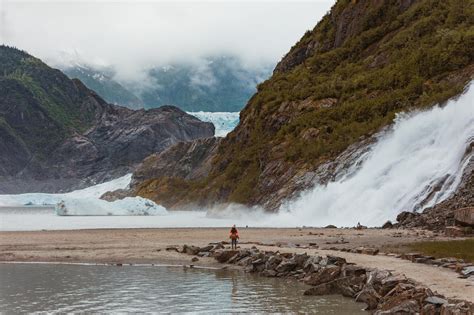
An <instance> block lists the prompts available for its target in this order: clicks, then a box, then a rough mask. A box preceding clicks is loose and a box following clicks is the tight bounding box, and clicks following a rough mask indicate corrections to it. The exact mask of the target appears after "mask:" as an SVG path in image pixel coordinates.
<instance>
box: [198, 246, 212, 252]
mask: <svg viewBox="0 0 474 315" xmlns="http://www.w3.org/2000/svg"><path fill="white" fill-rule="evenodd" d="M213 249H214V245H207V246H204V247H201V248H200V250H199V251H200V252H210V251H211V250H213Z"/></svg>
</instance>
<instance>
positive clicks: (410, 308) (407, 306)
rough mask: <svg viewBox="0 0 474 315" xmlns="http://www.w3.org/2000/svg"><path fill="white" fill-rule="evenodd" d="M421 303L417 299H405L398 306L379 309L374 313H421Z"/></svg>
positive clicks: (387, 314) (382, 314) (385, 314)
mask: <svg viewBox="0 0 474 315" xmlns="http://www.w3.org/2000/svg"><path fill="white" fill-rule="evenodd" d="M419 313H420V304H419V303H418V301H416V300H408V301H403V302H402V303H400V304H398V305H397V306H394V307H392V308H391V309H388V310H383V311H377V312H375V313H374V315H375V314H377V315H392V314H419Z"/></svg>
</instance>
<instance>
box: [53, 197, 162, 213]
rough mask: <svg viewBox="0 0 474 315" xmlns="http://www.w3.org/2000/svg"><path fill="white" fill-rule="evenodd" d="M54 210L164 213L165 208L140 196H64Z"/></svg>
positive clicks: (59, 211)
mask: <svg viewBox="0 0 474 315" xmlns="http://www.w3.org/2000/svg"><path fill="white" fill-rule="evenodd" d="M54 210H55V212H56V214H57V215H62V216H69V215H82V216H86V215H98V216H100V215H164V214H166V213H167V211H166V209H165V208H163V207H162V206H159V205H157V204H156V203H154V202H153V201H151V200H148V199H145V198H141V197H126V198H124V199H121V200H115V201H111V202H109V201H105V200H102V199H97V198H85V199H84V198H80V199H79V198H65V199H64V200H61V201H60V202H58V203H57V204H56V205H55V207H54Z"/></svg>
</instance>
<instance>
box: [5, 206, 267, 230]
mask: <svg viewBox="0 0 474 315" xmlns="http://www.w3.org/2000/svg"><path fill="white" fill-rule="evenodd" d="M233 224H237V225H238V226H246V225H248V226H251V227H255V226H265V224H261V223H260V222H258V223H257V222H256V220H253V218H252V217H249V218H236V217H235V216H227V217H224V218H211V217H208V216H207V215H206V212H204V211H169V212H168V214H167V215H159V216H58V215H56V214H55V213H54V208H53V207H51V206H43V207H40V206H23V207H0V231H38V230H76V229H106V228H111V229H113V228H169V227H229V226H232V225H233Z"/></svg>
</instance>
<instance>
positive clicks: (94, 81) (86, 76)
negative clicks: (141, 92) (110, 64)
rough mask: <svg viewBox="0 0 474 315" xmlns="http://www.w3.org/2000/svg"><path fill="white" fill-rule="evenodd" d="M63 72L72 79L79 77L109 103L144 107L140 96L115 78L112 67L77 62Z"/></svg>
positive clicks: (133, 107)
mask: <svg viewBox="0 0 474 315" xmlns="http://www.w3.org/2000/svg"><path fill="white" fill-rule="evenodd" d="M63 72H64V73H65V74H66V75H67V76H68V77H69V78H71V79H79V80H80V81H81V82H82V83H84V85H85V86H87V87H88V88H89V89H91V90H93V91H95V92H96V93H97V94H99V95H100V96H101V97H102V98H103V99H104V100H105V101H107V102H108V103H112V104H116V105H122V106H126V107H128V108H131V109H140V108H143V102H142V100H141V99H140V98H138V97H137V96H136V95H134V94H133V93H132V92H130V91H129V90H127V89H126V88H125V87H123V86H122V85H121V84H120V83H118V82H117V81H115V80H114V79H113V77H114V72H113V70H112V69H108V68H101V69H95V68H94V67H91V66H85V65H80V64H76V65H74V66H68V67H65V68H64V69H63Z"/></svg>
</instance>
